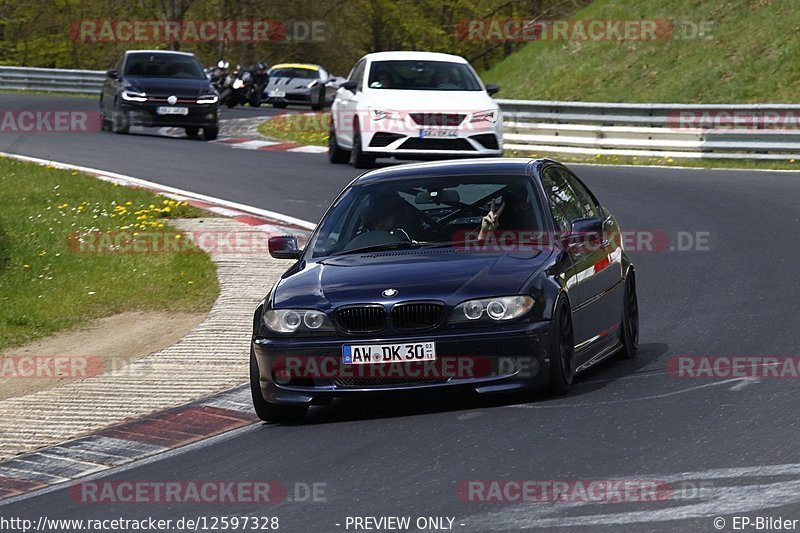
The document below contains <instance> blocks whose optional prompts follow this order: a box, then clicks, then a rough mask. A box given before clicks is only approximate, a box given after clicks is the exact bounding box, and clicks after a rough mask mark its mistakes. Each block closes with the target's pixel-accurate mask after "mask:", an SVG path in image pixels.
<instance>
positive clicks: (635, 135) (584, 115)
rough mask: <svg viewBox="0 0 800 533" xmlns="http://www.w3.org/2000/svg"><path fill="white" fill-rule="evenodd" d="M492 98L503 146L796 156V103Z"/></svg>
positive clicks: (799, 153)
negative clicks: (499, 112) (500, 113)
mask: <svg viewBox="0 0 800 533" xmlns="http://www.w3.org/2000/svg"><path fill="white" fill-rule="evenodd" d="M497 102H498V103H499V104H500V107H501V109H502V110H503V126H504V128H503V129H504V138H505V149H506V150H508V151H519V152H527V153H537V152H539V153H548V152H549V153H561V154H577V155H595V154H601V155H623V156H639V157H643V158H648V157H675V158H693V159H701V158H703V159H779V160H780V159H795V158H800V105H795V104H736V105H725V104H705V105H700V104H698V105H695V104H629V103H602V102H557V101H544V100H498V101H497ZM692 124H699V125H701V126H702V127H691V125H692ZM743 126H747V127H743ZM750 126H752V127H750Z"/></svg>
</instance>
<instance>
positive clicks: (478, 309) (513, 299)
mask: <svg viewBox="0 0 800 533" xmlns="http://www.w3.org/2000/svg"><path fill="white" fill-rule="evenodd" d="M533 304H534V299H533V298H531V297H530V296H501V297H498V298H481V299H480V300H468V301H466V302H462V303H460V304H458V305H457V306H456V307H455V309H453V312H452V314H451V315H450V323H451V324H453V323H459V322H483V323H486V322H504V321H507V320H513V319H515V318H519V317H521V316H523V315H524V314H525V313H527V312H528V311H530V310H531V308H532V307H533Z"/></svg>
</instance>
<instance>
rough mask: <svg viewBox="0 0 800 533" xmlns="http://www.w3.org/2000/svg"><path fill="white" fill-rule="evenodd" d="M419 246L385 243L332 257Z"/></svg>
mask: <svg viewBox="0 0 800 533" xmlns="http://www.w3.org/2000/svg"><path fill="white" fill-rule="evenodd" d="M421 244H422V243H418V242H385V243H383V244H373V245H371V246H362V247H360V248H353V249H351V250H342V251H341V252H338V253H335V254H333V257H335V256H338V255H350V254H360V253H363V252H381V251H383V250H406V249H409V248H419V247H420V245H421Z"/></svg>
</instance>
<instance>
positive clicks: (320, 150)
mask: <svg viewBox="0 0 800 533" xmlns="http://www.w3.org/2000/svg"><path fill="white" fill-rule="evenodd" d="M286 151H287V152H302V153H305V154H324V153H326V152H327V151H328V148H327V147H325V146H314V145H310V144H309V145H306V146H298V147H297V148H289V149H288V150H286Z"/></svg>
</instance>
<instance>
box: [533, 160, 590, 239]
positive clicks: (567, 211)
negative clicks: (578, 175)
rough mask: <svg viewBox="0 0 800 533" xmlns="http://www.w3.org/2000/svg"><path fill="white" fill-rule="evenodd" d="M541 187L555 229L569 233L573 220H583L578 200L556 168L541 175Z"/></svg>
mask: <svg viewBox="0 0 800 533" xmlns="http://www.w3.org/2000/svg"><path fill="white" fill-rule="evenodd" d="M542 186H543V187H544V192H545V193H546V194H547V201H548V202H549V203H550V209H551V211H552V212H553V222H555V225H556V228H557V229H559V230H561V231H563V232H569V231H570V230H571V229H572V223H573V222H574V221H575V220H577V219H579V218H585V215H584V209H583V208H582V207H581V204H580V199H579V198H578V197H577V194H576V193H575V191H574V190H573V188H572V187H571V186H570V184H569V182H567V180H566V179H565V177H564V175H563V174H562V172H561V171H560V170H559V169H558V168H557V167H550V168H548V169H546V170H545V171H544V172H543V173H542Z"/></svg>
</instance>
